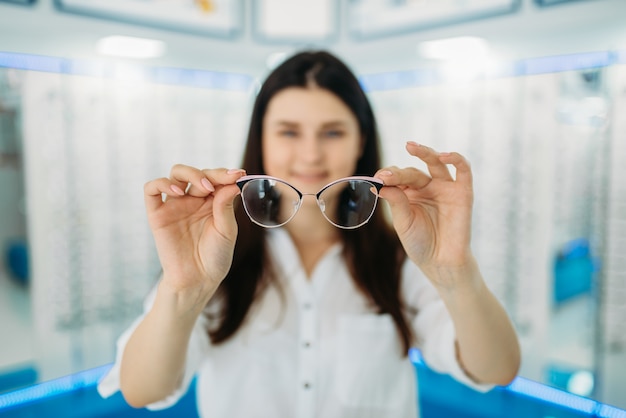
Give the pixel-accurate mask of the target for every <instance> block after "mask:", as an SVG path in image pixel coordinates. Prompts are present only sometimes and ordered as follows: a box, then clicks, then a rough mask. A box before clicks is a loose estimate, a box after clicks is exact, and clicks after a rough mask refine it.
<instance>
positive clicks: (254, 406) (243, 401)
mask: <svg viewBox="0 0 626 418" xmlns="http://www.w3.org/2000/svg"><path fill="white" fill-rule="evenodd" d="M267 236H268V240H269V251H270V254H271V255H272V257H273V258H274V259H275V266H277V270H278V272H279V274H280V280H281V282H282V284H283V293H284V295H281V294H280V292H279V291H278V290H277V289H276V287H275V286H270V287H268V288H267V291H266V292H265V293H264V294H263V296H262V300H260V301H259V302H260V303H255V304H254V305H253V307H252V308H251V309H252V310H251V311H250V312H249V314H248V317H247V320H246V321H245V322H244V324H243V325H242V326H241V328H240V329H239V330H238V331H237V333H236V334H235V335H234V336H233V337H231V338H230V339H229V340H227V341H226V342H224V343H222V344H219V345H216V346H213V345H211V343H210V341H209V338H208V336H207V334H206V331H205V325H206V319H205V318H204V317H203V316H201V317H200V318H199V319H198V321H197V323H196V326H195V328H194V330H193V332H192V335H191V341H190V343H189V348H188V353H187V363H186V373H185V378H184V379H183V383H182V385H181V387H180V388H179V389H178V390H177V391H176V392H175V393H172V394H171V395H170V396H169V397H167V398H166V399H163V400H162V401H160V402H157V403H154V404H151V405H149V406H148V408H149V409H163V408H167V407H169V406H172V405H173V404H174V403H176V402H177V401H178V400H179V399H180V398H181V397H182V396H183V395H184V394H185V392H186V391H187V389H188V387H189V384H190V382H191V380H192V378H193V376H194V375H196V374H197V383H196V399H197V406H198V413H199V415H200V416H201V417H203V418H208V417H216V418H222V417H227V418H255V417H259V418H261V417H268V418H269V417H271V418H276V417H289V418H291V417H293V418H310V417H325V418H335V417H336V418H339V417H341V418H351V417H358V418H366V417H385V418H390V417H394V418H395V417H398V418H405V417H406V418H415V417H418V416H419V411H418V408H419V405H418V400H417V395H418V389H417V379H416V374H415V368H414V366H413V364H412V363H411V361H410V359H409V358H408V356H402V355H401V342H400V338H399V336H398V334H397V331H396V328H395V324H394V322H393V319H392V317H391V316H390V315H389V314H384V315H378V314H376V313H375V311H376V307H375V306H372V304H371V303H369V302H368V300H367V299H366V298H365V297H364V296H363V294H362V293H361V292H360V291H359V290H358V289H357V288H356V287H355V285H354V283H353V281H352V279H351V276H350V273H349V272H348V268H347V266H346V264H345V262H344V260H343V258H342V257H341V246H340V245H336V246H334V247H333V248H332V249H331V250H329V251H328V252H327V253H326V254H325V255H324V257H323V259H322V260H321V261H320V262H319V263H318V265H317V266H316V267H315V270H314V271H313V273H312V276H311V277H310V278H309V279H307V277H306V274H305V271H304V269H303V267H302V265H301V264H300V259H299V256H298V253H297V250H296V248H295V246H294V244H293V242H292V241H291V238H290V236H289V234H288V233H287V232H286V231H284V230H283V229H282V228H277V229H273V230H269V231H268V234H267ZM401 291H402V297H403V298H404V300H405V302H406V303H407V304H408V306H409V307H411V308H413V309H414V310H415V312H417V314H416V315H415V316H414V317H412V318H409V319H410V324H411V325H412V327H413V329H414V331H415V334H416V336H417V340H418V341H419V342H420V345H419V348H420V349H421V352H422V356H423V358H424V361H425V362H426V363H427V364H428V365H429V366H430V367H431V368H433V369H434V370H437V371H439V372H443V373H448V374H450V375H452V376H453V377H454V378H455V379H457V380H458V381H460V382H462V383H464V384H466V385H468V386H470V387H473V388H474V389H476V390H479V391H487V390H489V389H491V388H492V387H493V385H481V384H476V383H474V382H473V381H472V380H471V379H470V378H468V376H467V375H466V374H465V373H464V372H463V370H462V369H461V367H460V366H459V364H458V362H457V359H456V354H455V348H454V345H455V331H454V326H453V323H452V320H451V319H450V316H449V314H448V312H447V310H446V308H445V306H444V304H443V302H442V301H441V299H440V298H439V295H438V294H437V291H436V290H435V288H434V287H433V286H432V285H431V283H430V282H429V281H428V279H427V278H426V277H425V276H424V275H423V274H422V273H421V272H420V270H419V269H418V268H417V267H416V266H415V265H414V264H413V263H412V262H410V261H407V262H406V263H405V265H404V267H403V277H402V287H401ZM153 300H154V291H153V293H152V294H151V295H150V296H149V297H148V298H146V302H145V306H144V308H145V311H146V312H147V310H148V309H149V308H150V306H151V305H152V303H153ZM141 319H142V318H138V319H137V320H136V321H135V322H134V323H133V324H132V325H131V326H130V327H129V329H128V330H126V331H125V332H124V333H123V334H122V335H121V336H120V338H119V339H118V342H117V357H116V361H115V364H114V365H113V367H112V368H111V369H110V371H109V372H108V374H107V375H106V376H105V377H104V378H103V379H102V380H101V381H100V383H99V385H98V391H99V392H100V395H101V396H103V397H105V398H106V397H109V396H111V395H112V394H114V393H115V392H117V391H118V390H119V372H120V363H121V356H122V354H123V351H124V347H125V345H126V342H127V341H128V339H129V337H130V335H131V333H132V331H133V330H134V329H135V327H136V326H137V325H138V324H139V322H140V321H141Z"/></svg>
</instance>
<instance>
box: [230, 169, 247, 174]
mask: <svg viewBox="0 0 626 418" xmlns="http://www.w3.org/2000/svg"><path fill="white" fill-rule="evenodd" d="M245 172H246V170H244V169H243V168H231V169H230V170H228V171H226V174H237V173H245Z"/></svg>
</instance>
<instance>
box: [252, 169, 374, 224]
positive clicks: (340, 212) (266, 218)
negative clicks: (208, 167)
mask: <svg viewBox="0 0 626 418" xmlns="http://www.w3.org/2000/svg"><path fill="white" fill-rule="evenodd" d="M241 196H242V199H243V203H244V207H245V210H246V212H247V214H248V216H249V217H250V219H251V220H252V221H253V222H255V223H256V224H258V225H260V226H264V227H267V228H272V227H277V226H281V225H284V224H285V223H287V222H289V221H290V220H291V218H293V216H294V215H295V214H296V212H297V211H298V209H299V208H300V205H301V203H302V195H301V194H300V192H298V191H297V190H296V189H295V188H293V187H292V186H291V185H289V184H287V183H284V182H281V181H280V180H276V179H265V178H262V179H253V180H250V181H248V182H247V183H246V184H245V185H244V186H243V188H242V191H241ZM316 197H317V203H318V206H319V208H320V210H321V211H322V213H323V214H324V216H325V217H326V219H327V220H328V221H329V222H330V223H332V224H333V225H335V226H337V227H339V228H346V229H352V228H357V227H359V226H362V225H363V224H365V223H367V221H368V220H369V218H370V217H371V216H372V214H373V213H374V209H375V208H376V203H377V201H378V194H377V190H376V187H375V186H374V185H373V184H372V183H370V182H368V181H365V180H345V181H340V182H337V183H333V184H331V185H329V186H327V187H325V188H324V189H322V191H320V192H319V193H318V194H317V196H316Z"/></svg>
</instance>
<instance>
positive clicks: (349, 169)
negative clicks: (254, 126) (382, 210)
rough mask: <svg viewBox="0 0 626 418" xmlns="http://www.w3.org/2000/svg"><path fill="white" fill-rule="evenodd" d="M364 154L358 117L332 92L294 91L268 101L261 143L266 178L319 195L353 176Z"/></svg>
mask: <svg viewBox="0 0 626 418" xmlns="http://www.w3.org/2000/svg"><path fill="white" fill-rule="evenodd" d="M361 149H362V140H361V134H360V132H359V125H358V121H357V119H356V117H355V115H354V114H353V113H352V111H351V110H350V108H348V107H347V106H346V105H345V104H344V103H343V102H342V101H341V100H340V99H339V98H338V97H337V96H335V95H334V94H333V93H331V92H330V91H328V90H324V89H321V88H318V87H309V88H303V87H290V88H286V89H284V90H281V91H280V92H278V93H277V94H276V95H275V96H274V97H272V99H270V102H269V104H268V107H267V111H266V113H265V116H264V118H263V137H262V152H263V162H264V169H265V173H266V174H267V175H270V176H274V177H278V178H281V179H283V180H286V181H287V182H288V183H290V184H292V185H293V186H294V187H296V188H297V189H298V190H300V191H301V192H303V193H316V192H318V191H319V190H320V189H321V188H322V187H323V186H324V185H326V184H328V183H330V182H331V181H333V180H336V179H339V178H342V177H348V176H351V175H353V174H354V172H355V170H356V164H357V160H358V159H359V157H360V155H361Z"/></svg>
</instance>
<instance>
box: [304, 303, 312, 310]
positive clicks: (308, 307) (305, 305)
mask: <svg viewBox="0 0 626 418" xmlns="http://www.w3.org/2000/svg"><path fill="white" fill-rule="evenodd" d="M302 307H303V308H304V309H306V310H307V311H308V310H309V309H311V304H310V303H308V302H307V303H305V304H304V305H302Z"/></svg>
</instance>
